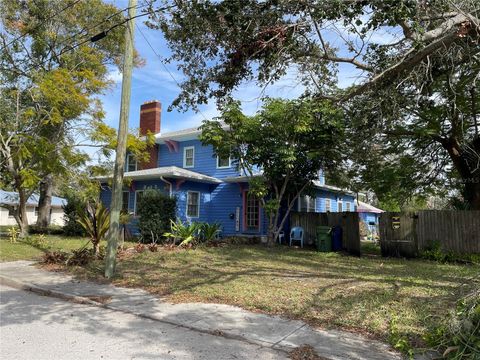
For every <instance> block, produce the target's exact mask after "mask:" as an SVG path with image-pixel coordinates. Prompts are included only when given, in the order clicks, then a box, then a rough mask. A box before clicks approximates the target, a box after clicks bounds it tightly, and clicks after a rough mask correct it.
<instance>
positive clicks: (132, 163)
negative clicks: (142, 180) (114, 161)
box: [125, 154, 137, 172]
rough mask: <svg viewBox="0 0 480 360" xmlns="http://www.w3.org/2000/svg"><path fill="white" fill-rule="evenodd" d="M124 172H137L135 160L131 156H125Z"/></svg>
mask: <svg viewBox="0 0 480 360" xmlns="http://www.w3.org/2000/svg"><path fill="white" fill-rule="evenodd" d="M126 165H127V166H126V169H125V170H126V171H127V172H128V171H137V160H136V159H135V157H134V156H133V154H128V155H127V164H126Z"/></svg>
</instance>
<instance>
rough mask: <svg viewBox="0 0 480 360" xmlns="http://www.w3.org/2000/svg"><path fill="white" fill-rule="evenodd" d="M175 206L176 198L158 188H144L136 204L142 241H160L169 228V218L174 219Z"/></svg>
mask: <svg viewBox="0 0 480 360" xmlns="http://www.w3.org/2000/svg"><path fill="white" fill-rule="evenodd" d="M176 208H177V200H176V198H171V197H169V196H168V195H165V194H164V193H162V192H160V191H158V190H153V189H151V190H145V191H144V192H143V196H142V198H141V199H140V200H139V202H138V204H137V214H138V216H139V220H138V228H139V230H140V234H141V239H142V242H146V243H152V242H154V243H157V242H161V240H162V239H163V235H164V234H165V233H166V232H167V231H169V230H170V220H171V219H175V212H176Z"/></svg>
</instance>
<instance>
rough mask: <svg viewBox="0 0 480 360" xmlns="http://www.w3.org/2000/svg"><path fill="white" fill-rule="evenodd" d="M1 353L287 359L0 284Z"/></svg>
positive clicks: (38, 358) (16, 359)
mask: <svg viewBox="0 0 480 360" xmlns="http://www.w3.org/2000/svg"><path fill="white" fill-rule="evenodd" d="M0 303H1V304H0V357H1V358H2V359H12V360H22V359H25V360H33V359H35V360H42V359H45V360H47V359H48V360H52V359H62V360H64V359H79V360H80V359H81V360H84V359H85V360H86V359H286V358H287V355H286V353H285V352H282V351H278V350H274V349H271V348H266V347H262V346H259V345H256V344H249V343H247V342H245V341H239V340H233V339H226V338H223V337H221V336H215V335H210V334H205V333H200V332H197V331H192V330H189V329H186V328H183V327H178V326H174V325H170V324H166V323H162V322H158V321H154V320H150V319H145V318H141V317H138V316H135V315H132V314H127V313H123V312H117V311H113V310H109V309H104V308H101V307H97V306H91V305H83V304H73V303H70V302H66V301H64V300H60V299H57V298H51V297H47V296H40V295H37V294H34V293H31V292H26V291H23V290H18V289H14V288H10V287H6V286H0Z"/></svg>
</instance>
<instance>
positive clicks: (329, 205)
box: [325, 199, 332, 212]
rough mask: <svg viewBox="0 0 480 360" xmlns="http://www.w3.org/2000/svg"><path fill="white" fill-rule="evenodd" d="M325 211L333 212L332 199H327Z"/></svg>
mask: <svg viewBox="0 0 480 360" xmlns="http://www.w3.org/2000/svg"><path fill="white" fill-rule="evenodd" d="M325 211H326V212H329V211H332V209H331V202H330V199H325Z"/></svg>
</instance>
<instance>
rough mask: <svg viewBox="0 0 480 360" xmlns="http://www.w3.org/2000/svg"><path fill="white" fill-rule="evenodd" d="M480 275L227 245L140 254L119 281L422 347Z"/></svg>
mask: <svg viewBox="0 0 480 360" xmlns="http://www.w3.org/2000/svg"><path fill="white" fill-rule="evenodd" d="M71 270H73V271H75V272H76V273H77V275H79V276H80V277H83V278H89V279H92V278H99V279H100V278H101V273H102V272H103V268H102V267H101V265H100V264H99V263H93V264H91V265H90V266H89V267H87V268H86V269H84V268H75V269H71ZM479 275H480V267H479V266H476V265H475V266H474V265H455V264H439V263H436V262H429V261H421V260H402V259H385V258H381V257H379V256H375V255H367V256H364V257H362V258H357V257H350V256H344V255H341V254H337V253H317V252H315V251H311V250H301V249H292V248H288V247H286V246H277V247H274V248H265V247H263V246H261V245H257V246H255V245H226V246H223V247H199V248H197V249H194V250H167V249H161V250H160V251H159V252H156V253H151V252H145V253H142V254H136V255H133V256H131V257H127V258H124V259H122V260H121V261H120V262H119V264H118V277H117V278H116V279H114V280H113V282H114V283H115V284H117V285H121V286H129V287H141V288H144V289H147V290H148V291H150V292H152V293H155V294H158V295H161V296H166V298H167V299H168V300H169V301H173V302H214V303H226V304H233V305H238V306H241V307H243V308H245V309H248V310H253V311H262V312H266V313H270V314H280V315H283V316H287V317H290V318H295V319H302V320H304V321H307V322H308V323H310V324H312V325H314V326H318V327H322V328H341V329H345V330H351V331H357V332H362V333H365V334H369V335H372V336H373V337H376V338H380V339H383V340H389V334H392V333H397V334H399V336H401V337H405V338H408V340H409V341H410V342H411V344H413V345H415V346H420V345H422V341H421V335H422V334H423V333H424V331H425V330H426V329H427V328H428V327H430V326H432V325H434V324H436V322H437V321H438V320H439V317H443V316H444V315H446V313H447V311H448V309H452V308H453V306H454V304H455V302H456V300H457V299H458V298H459V297H460V296H461V295H462V294H464V293H466V292H468V291H470V290H471V289H472V288H474V287H478V286H479V285H480V282H479V281H480V280H479V278H480V277H479ZM393 324H396V325H393ZM390 340H391V339H390Z"/></svg>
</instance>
